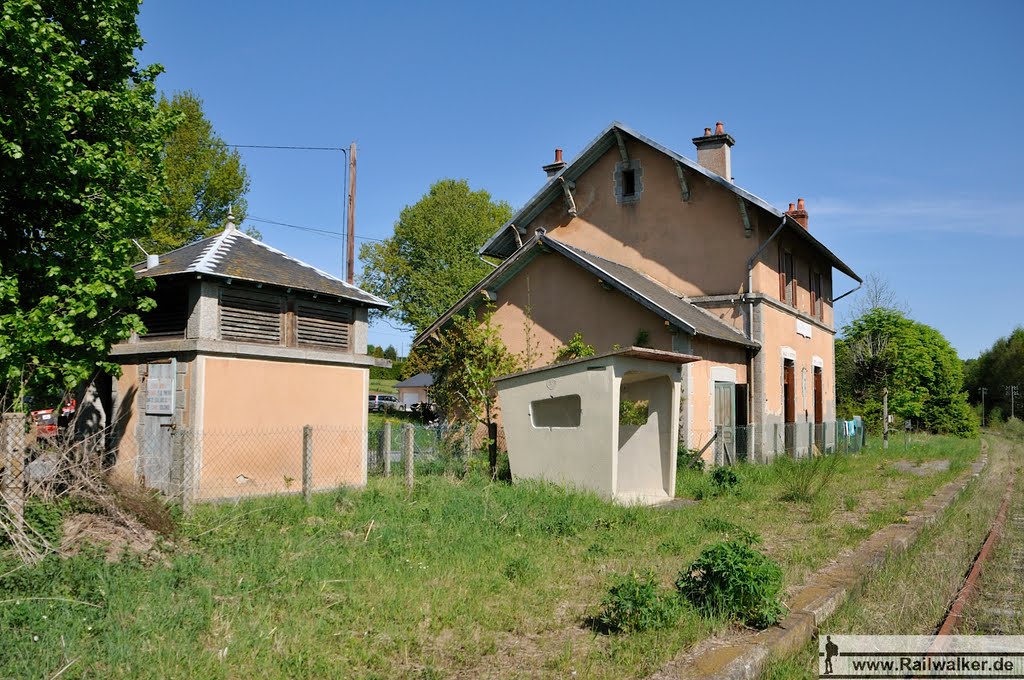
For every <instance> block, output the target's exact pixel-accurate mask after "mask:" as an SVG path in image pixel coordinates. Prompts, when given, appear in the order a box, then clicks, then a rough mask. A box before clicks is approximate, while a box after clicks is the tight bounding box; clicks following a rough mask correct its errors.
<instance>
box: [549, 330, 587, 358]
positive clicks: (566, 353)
mask: <svg viewBox="0 0 1024 680" xmlns="http://www.w3.org/2000/svg"><path fill="white" fill-rule="evenodd" d="M595 351H596V350H595V349H594V346H593V345H588V344H587V343H586V342H584V341H583V334H582V333H579V332H577V333H573V334H572V340H570V341H569V343H568V344H567V345H565V346H563V347H559V348H558V351H557V352H555V361H556V362H558V361H572V360H573V359H583V358H584V357H592V356H594V353H595Z"/></svg>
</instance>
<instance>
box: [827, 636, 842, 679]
mask: <svg viewBox="0 0 1024 680" xmlns="http://www.w3.org/2000/svg"><path fill="white" fill-rule="evenodd" d="M833 656H839V645H837V644H836V643H834V642H832V636H831V635H826V636H825V675H829V674H831V673H832V657H833Z"/></svg>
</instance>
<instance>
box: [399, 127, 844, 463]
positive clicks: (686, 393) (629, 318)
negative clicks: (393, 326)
mask: <svg viewBox="0 0 1024 680" xmlns="http://www.w3.org/2000/svg"><path fill="white" fill-rule="evenodd" d="M693 143H694V145H695V146H696V152H697V153H696V156H697V160H692V159H690V158H687V157H685V156H683V155H681V154H679V153H676V152H674V151H672V150H670V149H668V148H666V147H664V146H662V145H661V144H659V143H657V142H656V141H654V140H652V139H649V138H647V137H645V136H644V135H642V134H640V133H638V132H636V131H634V130H631V129H630V128H628V127H627V126H625V125H622V124H619V123H614V124H612V125H610V126H608V127H607V128H606V129H605V130H604V131H602V132H601V134H600V135H598V137H597V138H596V139H595V140H593V141H592V142H591V143H590V144H588V145H587V146H586V147H585V148H584V149H583V150H582V151H581V152H580V153H579V155H578V156H577V157H576V158H575V159H574V160H572V161H571V162H566V161H563V160H562V152H561V150H556V152H555V160H554V162H553V163H551V164H549V165H546V166H544V168H543V169H544V171H545V172H546V173H547V179H546V181H545V182H544V184H543V185H542V186H541V188H540V190H539V191H538V192H537V193H536V194H535V195H534V196H533V197H532V198H531V199H530V200H529V201H527V203H526V204H525V205H524V206H523V207H522V208H521V209H520V210H519V211H518V212H517V213H516V214H515V215H514V216H513V217H512V219H511V220H509V222H508V223H507V224H505V225H504V226H502V227H501V228H500V229H499V230H498V231H497V232H496V233H495V234H494V235H493V236H492V237H491V238H490V239H489V240H488V241H487V243H486V244H485V245H484V246H483V248H482V249H481V250H480V255H482V256H487V257H490V258H494V259H495V260H497V261H498V262H500V264H498V266H497V267H496V268H495V269H494V271H492V272H491V273H490V274H489V275H488V276H486V277H485V278H484V279H483V280H482V281H480V283H479V284H478V285H477V286H476V287H474V288H473V290H470V291H468V292H467V293H466V295H465V296H464V297H463V298H462V299H461V300H460V301H459V302H458V303H457V304H456V305H455V306H453V307H452V308H451V309H450V310H449V311H448V312H446V313H445V314H444V315H442V316H441V317H440V318H438V319H437V320H436V321H435V322H434V324H432V325H431V326H430V327H429V328H427V329H426V330H424V332H423V333H421V334H420V335H419V336H418V337H417V338H416V340H415V343H414V344H419V343H423V342H428V341H429V339H430V338H431V337H432V336H433V335H434V334H436V333H438V332H439V331H441V330H443V329H444V328H445V327H446V326H447V325H448V324H449V323H450V321H451V318H452V317H453V316H454V315H456V314H466V313H477V314H479V313H481V307H482V305H483V304H485V302H486V301H487V300H490V301H491V304H492V305H493V308H494V317H493V323H495V324H497V325H500V327H501V333H502V337H503V339H504V341H505V343H506V344H507V346H508V347H509V349H510V350H511V351H512V352H515V353H521V352H523V351H524V350H525V349H526V343H527V334H526V333H525V332H524V327H525V326H524V324H526V325H528V326H529V327H530V329H531V333H530V335H531V336H532V339H533V342H535V343H536V345H535V347H534V349H535V350H536V352H535V354H536V355H537V357H538V358H537V361H536V363H535V366H541V365H545V364H550V363H551V362H552V361H553V360H554V357H555V352H556V351H557V350H558V349H559V348H560V347H562V346H564V345H566V344H567V343H568V342H569V341H570V340H571V339H572V338H573V335H574V334H575V333H580V334H582V336H583V339H584V341H585V342H586V343H588V344H590V345H593V346H594V347H595V348H596V350H597V352H598V353H601V352H607V351H610V350H613V349H614V348H616V347H630V346H633V345H642V346H647V347H651V348H653V349H657V350H666V351H673V352H678V353H683V354H687V355H693V356H696V357H699V360H698V361H694V362H692V363H687V364H685V365H683V366H682V367H681V370H682V377H681V384H682V395H681V399H680V407H679V435H680V441H681V442H682V443H684V444H685V445H686V446H687V447H689V448H691V449H697V450H700V449H701V448H702V447H704V446H705V444H706V443H707V442H708V441H709V440H710V439H711V438H712V436H713V435H715V434H716V433H718V434H719V437H718V439H719V441H718V443H717V445H716V447H712V448H711V449H708V450H707V451H706V453H705V457H706V458H708V459H711V457H712V456H715V457H717V456H719V455H723V456H725V457H726V458H727V459H729V458H739V459H742V458H748V459H750V460H768V459H770V458H771V457H772V456H774V455H777V454H778V453H779V452H781V451H789V452H791V453H793V454H800V453H804V454H806V453H807V452H809V451H811V450H813V449H819V450H827V449H828V448H830V447H832V446H834V442H835V429H834V428H833V427H832V426H831V425H832V423H833V422H834V421H835V419H836V412H835V389H836V388H835V352H834V337H835V332H836V330H835V317H834V313H833V304H834V303H835V302H836V301H837V300H839V299H840V298H842V297H844V296H845V295H846V294H848V293H850V292H853V290H855V289H856V288H857V287H859V284H860V283H861V279H860V277H859V276H858V275H857V274H856V273H855V272H854V271H853V270H852V269H851V268H850V267H849V266H848V265H846V264H845V263H844V262H843V261H842V260H840V259H839V258H838V257H837V256H836V255H835V254H834V253H832V251H830V250H829V249H828V248H827V247H826V246H825V245H824V244H823V243H821V241H819V240H818V239H817V238H815V236H814V235H813V233H812V232H811V230H810V228H809V221H808V215H807V212H806V207H805V205H804V201H803V199H800V200H799V201H797V202H796V203H795V205H794V204H790V206H789V209H788V210H782V209H779V208H776V207H775V206H773V205H771V204H770V203H768V202H767V201H765V200H763V199H761V198H759V197H757V196H756V195H754V194H753V193H750V192H749V191H747V190H745V189H743V188H741V187H739V186H737V185H736V184H735V183H734V182H733V181H732V158H731V152H732V147H733V145H734V144H735V140H734V139H733V138H732V136H730V135H729V134H728V133H726V132H725V130H724V127H723V125H722V124H721V123H719V124H718V125H717V126H716V129H714V130H712V129H710V128H707V129H705V132H704V134H703V135H701V136H699V137H696V138H694V139H693ZM836 274H838V275H839V280H840V282H842V281H844V280H845V283H842V285H837V276H836ZM716 451H717V453H716Z"/></svg>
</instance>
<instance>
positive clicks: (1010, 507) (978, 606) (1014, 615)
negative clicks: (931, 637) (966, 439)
mask: <svg viewBox="0 0 1024 680" xmlns="http://www.w3.org/2000/svg"><path fill="white" fill-rule="evenodd" d="M1011 448H1012V451H1013V452H1014V453H1015V454H1016V456H1015V457H1016V458H1017V460H1013V459H1012V458H1011V466H1010V474H1009V478H1008V480H1007V484H1006V490H1005V491H1004V492H1003V498H1002V501H1001V503H1000V505H999V510H998V511H997V513H996V517H995V519H994V520H993V522H992V527H991V528H990V529H989V532H988V534H987V536H986V537H985V541H984V542H983V543H982V546H981V549H980V550H979V551H978V553H977V555H976V556H975V557H974V560H973V561H972V562H971V565H970V567H969V569H968V570H967V573H966V576H965V577H964V581H963V583H962V584H961V587H960V590H959V591H958V592H957V595H956V597H955V598H954V599H953V601H952V603H951V604H950V606H949V607H948V608H947V610H946V615H945V617H944V618H943V620H942V622H941V623H940V624H939V626H938V629H937V631H936V635H952V634H954V633H983V634H987V635H1009V634H1020V633H1024V493H1021V492H1020V491H1019V490H1018V489H1017V488H1016V477H1017V465H1018V462H1019V460H1020V453H1021V450H1022V447H1021V446H1019V445H1017V444H1016V443H1014V444H1013V445H1011ZM986 569H988V570H989V574H986ZM986 576H991V578H987V577H986Z"/></svg>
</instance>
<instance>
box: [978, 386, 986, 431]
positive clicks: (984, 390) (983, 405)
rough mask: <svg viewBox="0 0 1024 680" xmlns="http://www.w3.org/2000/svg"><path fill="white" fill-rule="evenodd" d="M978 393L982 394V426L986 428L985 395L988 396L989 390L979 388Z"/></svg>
mask: <svg viewBox="0 0 1024 680" xmlns="http://www.w3.org/2000/svg"><path fill="white" fill-rule="evenodd" d="M978 392H979V393H980V394H981V426H982V427H985V395H986V394H988V388H987V387H979V388H978Z"/></svg>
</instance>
